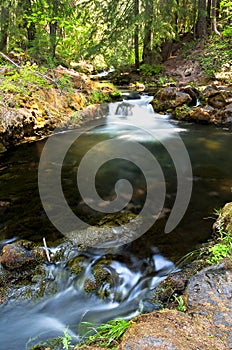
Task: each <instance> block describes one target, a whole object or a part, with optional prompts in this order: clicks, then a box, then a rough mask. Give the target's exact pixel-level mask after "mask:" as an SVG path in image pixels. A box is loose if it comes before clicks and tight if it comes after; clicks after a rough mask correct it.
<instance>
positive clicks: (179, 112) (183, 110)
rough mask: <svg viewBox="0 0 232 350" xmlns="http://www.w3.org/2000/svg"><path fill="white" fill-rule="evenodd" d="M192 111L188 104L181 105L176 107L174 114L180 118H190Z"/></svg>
mask: <svg viewBox="0 0 232 350" xmlns="http://www.w3.org/2000/svg"><path fill="white" fill-rule="evenodd" d="M190 111H191V108H190V107H188V106H187V105H183V106H180V107H176V108H175V110H174V112H173V115H174V116H175V117H176V118H177V119H179V120H183V119H184V120H187V119H189V113H190Z"/></svg>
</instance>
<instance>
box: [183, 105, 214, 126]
mask: <svg viewBox="0 0 232 350" xmlns="http://www.w3.org/2000/svg"><path fill="white" fill-rule="evenodd" d="M214 114H215V111H214V109H213V108H212V107H210V106H206V107H200V106H199V107H195V108H193V110H192V111H191V112H190V114H189V118H190V119H191V120H194V121H197V122H204V123H210V121H211V119H212V117H213V115H214Z"/></svg>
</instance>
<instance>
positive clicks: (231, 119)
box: [215, 103, 232, 124]
mask: <svg viewBox="0 0 232 350" xmlns="http://www.w3.org/2000/svg"><path fill="white" fill-rule="evenodd" d="M215 118H216V121H218V122H220V124H227V123H232V103H231V104H229V105H227V106H226V108H224V109H222V110H219V111H218V112H217V114H216V115H215Z"/></svg>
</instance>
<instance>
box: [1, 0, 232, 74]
mask: <svg viewBox="0 0 232 350" xmlns="http://www.w3.org/2000/svg"><path fill="white" fill-rule="evenodd" d="M0 4H1V12H0V14H1V16H0V34H1V35H0V51H2V52H11V51H14V52H16V53H17V52H18V53H20V52H27V53H28V54H29V55H30V56H32V57H34V58H35V59H37V60H39V61H40V62H42V63H44V64H46V65H51V66H53V65H55V64H57V63H65V64H71V63H72V62H78V61H80V60H86V61H88V62H91V63H93V64H94V66H95V67H99V68H100V67H101V68H102V67H110V66H114V67H116V66H119V65H122V64H124V65H125V64H135V66H136V68H138V67H139V65H140V64H141V63H143V64H148V65H152V64H154V63H155V62H157V61H159V60H160V52H161V48H162V45H164V44H165V43H167V42H170V41H178V40H179V39H180V36H181V35H182V36H183V35H185V33H189V32H191V33H192V34H193V37H194V38H203V37H205V36H207V35H208V34H210V33H212V32H214V33H216V34H217V35H224V36H227V37H228V36H232V28H231V23H232V1H229V0H221V1H219V0H127V1H124V0H101V1H100V0H0Z"/></svg>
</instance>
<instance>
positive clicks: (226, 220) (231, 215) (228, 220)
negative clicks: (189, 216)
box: [213, 202, 232, 235]
mask: <svg viewBox="0 0 232 350" xmlns="http://www.w3.org/2000/svg"><path fill="white" fill-rule="evenodd" d="M213 229H214V232H215V231H216V230H218V229H222V230H223V231H226V232H229V233H230V234H231V235H232V202H231V203H227V204H226V205H225V206H224V207H223V208H222V210H221V212H220V214H219V217H218V219H217V221H216V222H215V224H214V226H213Z"/></svg>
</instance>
